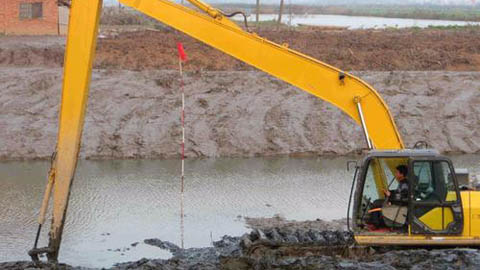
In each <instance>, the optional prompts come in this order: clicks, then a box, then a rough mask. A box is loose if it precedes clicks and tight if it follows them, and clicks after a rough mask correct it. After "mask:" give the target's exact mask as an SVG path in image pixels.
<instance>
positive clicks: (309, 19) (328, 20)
mask: <svg viewBox="0 0 480 270" xmlns="http://www.w3.org/2000/svg"><path fill="white" fill-rule="evenodd" d="M259 19H260V21H271V20H278V16H277V15H276V14H260V18H259ZM254 20H255V16H249V21H254ZM282 22H283V23H285V24H290V25H292V26H297V25H299V24H307V25H321V26H339V27H348V28H349V29H361V28H363V29H370V28H380V29H381V28H388V27H398V28H405V27H421V28H425V27H428V26H430V25H431V26H449V25H458V26H463V25H479V24H480V23H479V22H465V21H446V20H422V19H401V18H383V17H366V16H344V15H321V14H314V15H293V16H292V17H291V18H290V16H289V15H285V16H283V17H282Z"/></svg>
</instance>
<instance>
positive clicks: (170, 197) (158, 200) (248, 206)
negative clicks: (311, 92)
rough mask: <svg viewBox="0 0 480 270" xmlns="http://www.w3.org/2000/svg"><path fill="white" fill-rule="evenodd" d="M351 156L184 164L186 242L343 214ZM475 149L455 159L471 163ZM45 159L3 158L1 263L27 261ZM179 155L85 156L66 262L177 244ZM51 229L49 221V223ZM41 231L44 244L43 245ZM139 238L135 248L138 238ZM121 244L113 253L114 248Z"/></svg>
mask: <svg viewBox="0 0 480 270" xmlns="http://www.w3.org/2000/svg"><path fill="white" fill-rule="evenodd" d="M348 160H350V159H349V158H334V159H328V158H271V159H266V158H251V159H204V160H188V161H187V162H186V180H185V182H186V186H185V214H186V217H185V246H186V247H199V246H208V245H210V244H211V241H212V240H213V241H215V240H217V239H219V238H220V237H221V236H223V235H225V234H229V235H241V234H242V233H244V232H246V231H247V228H246V227H245V224H244V222H243V220H242V219H241V217H245V216H252V217H259V216H272V215H274V214H281V215H283V216H285V217H286V218H288V219H297V220H307V219H316V218H322V219H336V218H341V217H344V216H345V211H346V206H347V202H348V194H349V191H350V190H349V188H350V183H351V177H352V174H353V172H347V171H346V162H347V161H348ZM479 160H480V157H479V156H459V157H455V158H454V162H455V163H456V165H457V166H459V167H465V168H469V169H470V170H472V169H473V168H475V167H476V168H477V169H478V167H479V165H478V163H479ZM48 166H49V163H48V162H44V161H34V162H5V163H0V204H1V207H0V261H11V260H28V257H27V255H26V252H27V250H28V249H30V248H31V246H32V245H33V240H34V236H35V231H36V218H37V214H38V209H39V207H40V203H41V198H42V196H43V189H44V187H45V176H46V173H47V170H48ZM179 175H180V162H179V161H175V160H166V161H160V160H157V161H152V160H138V161H135V160H125V161H81V162H80V163H79V168H78V172H77V176H76V178H75V182H74V184H73V190H72V195H71V202H70V206H69V211H68V217H67V224H66V226H65V230H64V238H63V242H62V250H61V253H60V260H61V261H62V262H66V263H69V264H73V265H82V266H90V267H108V266H111V265H112V264H113V263H115V262H122V261H131V260H138V259H140V258H142V257H149V258H167V257H168V256H169V253H168V252H165V251H162V250H160V249H158V248H154V247H150V246H148V245H145V244H143V243H142V241H143V240H144V239H146V238H160V239H162V240H168V241H171V242H173V243H176V244H180V229H179V228H180V219H179V207H180V193H179V191H180V182H179ZM45 227H46V228H48V226H45ZM46 231H47V229H45V230H44V233H43V234H42V238H41V241H40V246H44V245H46V244H47V243H46V236H47V233H46ZM135 242H140V244H138V245H137V246H135V247H133V246H131V244H132V243H135ZM115 250H116V251H115Z"/></svg>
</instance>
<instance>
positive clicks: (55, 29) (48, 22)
mask: <svg viewBox="0 0 480 270" xmlns="http://www.w3.org/2000/svg"><path fill="white" fill-rule="evenodd" d="M62 26H63V24H60V23H59V6H58V3H57V0H0V33H3V34H6V35H10V34H13V35H59V34H62V31H61V30H62V29H61V28H64V27H62Z"/></svg>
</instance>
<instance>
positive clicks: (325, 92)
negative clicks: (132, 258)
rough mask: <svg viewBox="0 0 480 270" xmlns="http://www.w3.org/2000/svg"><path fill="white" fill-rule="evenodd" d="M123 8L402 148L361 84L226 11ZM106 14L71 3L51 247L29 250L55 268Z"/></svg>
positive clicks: (376, 143)
mask: <svg viewBox="0 0 480 270" xmlns="http://www.w3.org/2000/svg"><path fill="white" fill-rule="evenodd" d="M120 2H121V3H122V4H124V5H126V6H129V7H132V8H134V9H136V10H138V11H140V12H142V13H144V14H147V15H149V16H151V17H153V18H155V19H157V20H159V21H161V22H163V23H164V24H166V25H169V26H171V27H173V28H175V29H177V30H179V31H181V32H183V33H185V34H187V35H189V36H191V37H193V38H195V39H197V40H200V41H202V42H204V43H206V44H208V45H210V46H212V47H214V48H216V49H218V50H221V51H223V52H224V53H226V54H229V55H231V56H233V57H235V58H237V59H239V60H241V61H243V62H245V63H248V64H250V65H252V66H254V67H256V68H258V69H260V70H262V71H264V72H266V73H268V74H270V75H272V76H275V77H277V78H279V79H281V80H283V81H285V82H287V83H290V84H292V85H294V86H296V87H298V88H299V89H301V90H303V91H306V92H308V93H310V94H312V95H315V96H317V97H318V98H321V99H323V100H325V101H327V102H329V103H331V104H333V105H335V106H336V107H338V108H339V109H341V110H342V111H343V112H345V113H346V114H347V115H349V116H350V117H351V118H352V119H354V120H355V121H356V122H357V123H358V124H360V125H361V126H362V127H363V129H364V132H365V137H366V140H367V144H368V145H369V148H376V149H402V148H404V145H403V142H402V139H401V137H400V134H399V132H398V130H397V128H396V126H395V123H394V121H393V118H392V116H391V114H390V112H389V110H388V107H387V105H386V104H385V102H384V101H383V100H382V98H381V97H380V96H379V94H378V93H377V92H376V91H375V90H374V89H373V88H372V87H371V86H369V85H368V84H367V83H365V82H363V81H362V80H360V79H359V78H356V77H354V76H352V75H350V74H348V73H346V72H343V71H341V70H339V69H337V68H334V67H332V66H329V65H327V64H325V63H323V62H320V61H318V60H316V59H314V58H311V57H309V56H307V55H304V54H302V53H300V52H297V51H294V50H292V49H289V48H288V46H287V45H279V44H276V43H274V42H271V41H269V40H267V39H265V38H262V37H260V36H258V35H257V34H255V33H250V32H247V31H244V30H242V29H241V28H240V27H239V26H238V25H237V24H236V23H234V22H232V21H231V20H229V19H228V18H227V17H226V16H225V15H224V14H223V13H222V12H221V11H219V10H217V9H215V8H213V7H211V6H209V5H208V4H205V3H203V2H202V1H199V0H189V2H191V4H193V5H194V6H196V7H197V8H198V9H200V12H199V11H196V10H193V9H191V8H189V7H186V6H182V5H179V4H176V3H174V2H171V1H168V0H120ZM101 8H102V0H72V3H71V8H70V21H69V29H68V37H67V46H66V52H65V66H64V81H63V90H62V104H61V107H60V120H59V131H58V142H57V147H56V156H55V160H54V163H53V165H52V169H51V172H50V174H49V184H48V185H47V189H46V192H45V198H44V202H43V204H42V209H41V215H40V217H39V225H40V226H41V225H42V224H43V221H44V219H45V211H46V206H47V205H48V201H49V198H50V193H51V191H52V190H53V218H52V224H51V230H50V242H49V246H48V247H47V248H40V249H39V248H37V247H36V245H35V247H34V249H32V250H31V251H30V252H29V254H30V255H31V256H32V258H33V259H34V260H37V261H38V254H39V253H47V257H48V260H49V261H51V262H56V260H57V258H58V251H59V248H60V242H61V236H62V230H63V226H64V222H65V215H66V212H67V206H68V199H69V194H70V188H71V183H72V180H73V178H74V175H75V169H76V164H77V158H78V152H79V149H80V144H81V135H82V129H83V122H84V116H85V111H86V104H87V100H88V91H89V84H90V76H91V69H92V62H93V59H94V55H95V47H96V36H97V32H98V31H97V30H98V24H99V17H100V13H101ZM212 61H215V60H214V59H212ZM39 231H40V230H39ZM37 238H38V235H37Z"/></svg>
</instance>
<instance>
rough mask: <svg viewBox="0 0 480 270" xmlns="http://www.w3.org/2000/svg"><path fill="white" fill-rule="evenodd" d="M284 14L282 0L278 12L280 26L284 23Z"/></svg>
mask: <svg viewBox="0 0 480 270" xmlns="http://www.w3.org/2000/svg"><path fill="white" fill-rule="evenodd" d="M282 14H283V0H280V11H279V12H278V24H277V26H278V27H280V24H281V23H282Z"/></svg>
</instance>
